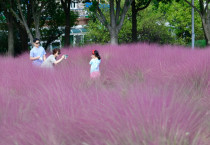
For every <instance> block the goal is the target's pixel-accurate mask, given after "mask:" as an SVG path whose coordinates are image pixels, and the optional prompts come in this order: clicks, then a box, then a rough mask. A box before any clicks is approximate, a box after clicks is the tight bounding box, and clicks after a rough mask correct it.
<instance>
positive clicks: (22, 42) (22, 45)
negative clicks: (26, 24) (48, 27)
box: [19, 25, 28, 51]
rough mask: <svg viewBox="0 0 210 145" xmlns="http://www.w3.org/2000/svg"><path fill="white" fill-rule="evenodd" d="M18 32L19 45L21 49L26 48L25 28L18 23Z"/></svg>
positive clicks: (25, 49)
mask: <svg viewBox="0 0 210 145" xmlns="http://www.w3.org/2000/svg"><path fill="white" fill-rule="evenodd" d="M19 34H20V41H21V47H22V49H21V50H22V51H27V50H28V35H27V32H26V30H25V29H24V28H23V27H22V26H21V25H20V26H19Z"/></svg>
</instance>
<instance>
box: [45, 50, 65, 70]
mask: <svg viewBox="0 0 210 145" xmlns="http://www.w3.org/2000/svg"><path fill="white" fill-rule="evenodd" d="M60 54H61V52H60V49H58V48H55V49H53V53H52V54H51V55H50V56H48V57H47V59H46V60H45V61H44V62H43V63H42V64H41V67H44V68H53V67H54V66H55V65H57V64H58V63H60V62H61V61H62V60H63V59H64V58H65V55H62V57H61V58H60V59H58V60H56V58H57V57H58V56H59V55H60Z"/></svg>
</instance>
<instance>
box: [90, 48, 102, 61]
mask: <svg viewBox="0 0 210 145" xmlns="http://www.w3.org/2000/svg"><path fill="white" fill-rule="evenodd" d="M92 54H93V55H95V57H97V58H98V59H99V60H100V59H101V56H100V55H99V52H98V51H97V50H93V51H92Z"/></svg>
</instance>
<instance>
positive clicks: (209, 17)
mask: <svg viewBox="0 0 210 145" xmlns="http://www.w3.org/2000/svg"><path fill="white" fill-rule="evenodd" d="M202 22H203V21H202ZM204 22H206V23H205V24H204V28H205V29H204V32H205V37H206V45H207V46H210V9H207V13H206V21H204Z"/></svg>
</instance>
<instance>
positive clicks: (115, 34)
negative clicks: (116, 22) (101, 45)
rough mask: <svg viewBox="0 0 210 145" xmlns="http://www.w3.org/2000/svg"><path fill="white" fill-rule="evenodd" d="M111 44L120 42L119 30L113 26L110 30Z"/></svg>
mask: <svg viewBox="0 0 210 145" xmlns="http://www.w3.org/2000/svg"><path fill="white" fill-rule="evenodd" d="M110 38H111V45H117V44H118V32H117V30H116V28H112V29H111V31H110Z"/></svg>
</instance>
